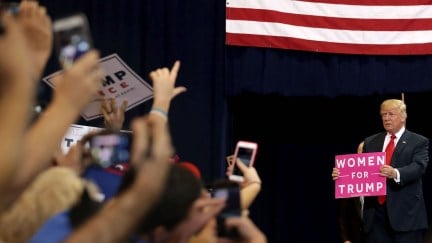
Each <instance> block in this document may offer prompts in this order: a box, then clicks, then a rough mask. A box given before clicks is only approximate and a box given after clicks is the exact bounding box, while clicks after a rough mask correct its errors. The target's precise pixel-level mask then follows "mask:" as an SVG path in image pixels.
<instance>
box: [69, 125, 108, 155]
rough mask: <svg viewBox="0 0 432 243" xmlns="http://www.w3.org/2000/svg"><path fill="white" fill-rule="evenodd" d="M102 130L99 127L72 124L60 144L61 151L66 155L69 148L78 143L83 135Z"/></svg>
mask: <svg viewBox="0 0 432 243" xmlns="http://www.w3.org/2000/svg"><path fill="white" fill-rule="evenodd" d="M102 129H103V128H100V127H90V126H83V125H75V124H72V125H71V126H70V127H69V129H68V131H67V132H66V134H65V136H64V137H63V139H62V142H61V149H62V151H63V153H67V152H68V151H69V148H70V146H71V145H72V144H74V143H76V142H78V141H79V140H81V138H82V137H83V136H84V135H86V134H88V133H90V132H93V131H100V130H102Z"/></svg>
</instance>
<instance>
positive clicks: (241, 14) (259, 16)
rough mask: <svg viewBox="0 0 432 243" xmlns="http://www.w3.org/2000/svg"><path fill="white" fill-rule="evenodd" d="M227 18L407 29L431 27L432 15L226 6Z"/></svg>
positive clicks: (323, 26)
mask: <svg viewBox="0 0 432 243" xmlns="http://www.w3.org/2000/svg"><path fill="white" fill-rule="evenodd" d="M227 19H231V20H247V21H259V22H275V23H283V24H289V25H296V26H306V27H313V28H327V29H342V30H360V31H361V30H368V31H409V30H431V29H432V16H431V18H430V19H353V18H333V17H321V16H311V15H301V14H291V13H282V12H277V11H272V10H262V9H244V8H243V9H241V8H227Z"/></svg>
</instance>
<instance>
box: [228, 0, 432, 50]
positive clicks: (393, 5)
mask: <svg viewBox="0 0 432 243" xmlns="http://www.w3.org/2000/svg"><path fill="white" fill-rule="evenodd" d="M226 44H227V45H236V46H254V47H267V48H281V49H292V50H304V51H314V52H327V53H344V54H367V55H423V54H432V0H321V1H312V0H310V1H308V0H306V1H297V0H227V1H226Z"/></svg>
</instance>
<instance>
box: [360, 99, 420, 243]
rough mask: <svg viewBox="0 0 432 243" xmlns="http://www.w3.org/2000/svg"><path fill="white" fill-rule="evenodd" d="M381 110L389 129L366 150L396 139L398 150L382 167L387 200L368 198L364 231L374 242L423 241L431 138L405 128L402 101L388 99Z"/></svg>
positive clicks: (366, 143)
mask: <svg viewBox="0 0 432 243" xmlns="http://www.w3.org/2000/svg"><path fill="white" fill-rule="evenodd" d="M380 113H381V118H382V122H383V126H384V129H385V132H381V133H377V134H374V135H372V136H370V137H367V138H366V139H365V140H364V147H363V152H364V153H367V152H380V151H385V148H386V147H387V145H388V144H389V143H391V142H393V141H394V152H393V155H391V153H389V154H390V156H391V160H390V161H389V164H388V165H387V164H386V165H383V166H382V167H381V169H380V175H381V176H385V177H387V196H386V197H384V198H383V199H384V200H385V201H384V202H383V201H381V200H378V197H365V200H364V210H363V230H364V231H365V232H366V234H367V238H368V242H370V243H422V242H423V234H424V231H425V229H427V227H428V223H427V213H426V207H425V202H424V198H423V186H422V176H423V174H424V173H425V171H426V167H427V165H428V162H429V140H428V139H427V138H426V137H424V136H422V135H419V134H416V133H413V132H411V131H408V130H407V129H406V128H405V124H406V119H407V113H406V105H405V103H404V102H403V101H402V100H398V99H390V100H385V101H384V102H383V103H382V104H381V107H380ZM391 137H394V139H391ZM389 154H387V155H386V156H388V155H389ZM379 201H380V202H379Z"/></svg>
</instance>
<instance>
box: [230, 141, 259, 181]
mask: <svg viewBox="0 0 432 243" xmlns="http://www.w3.org/2000/svg"><path fill="white" fill-rule="evenodd" d="M257 150H258V144H257V143H255V142H250V141H238V142H237V145H236V148H235V152H234V157H233V163H232V164H231V165H230V166H231V168H230V171H232V173H231V175H229V179H230V180H232V181H236V182H243V181H244V178H243V173H242V172H241V170H240V169H239V168H238V167H237V166H236V161H237V159H239V160H240V161H241V162H242V163H243V164H245V165H246V166H253V164H254V162H255V156H256V153H257Z"/></svg>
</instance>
